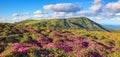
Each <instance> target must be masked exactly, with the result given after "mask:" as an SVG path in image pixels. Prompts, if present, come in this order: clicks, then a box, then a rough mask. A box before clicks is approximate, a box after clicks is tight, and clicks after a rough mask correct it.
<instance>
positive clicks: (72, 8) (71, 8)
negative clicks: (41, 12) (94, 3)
mask: <svg viewBox="0 0 120 57" xmlns="http://www.w3.org/2000/svg"><path fill="white" fill-rule="evenodd" d="M43 8H44V9H45V10H50V11H54V12H77V11H80V10H81V7H80V6H77V5H75V4H72V3H60V4H51V5H45V6H44V7H43Z"/></svg>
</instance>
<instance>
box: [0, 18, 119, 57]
mask: <svg viewBox="0 0 120 57" xmlns="http://www.w3.org/2000/svg"><path fill="white" fill-rule="evenodd" d="M108 31H109V29H106V28H104V27H103V26H101V25H99V24H97V23H95V22H93V21H91V20H89V19H87V18H85V17H81V18H69V19H52V20H51V19H50V20H27V21H22V22H19V23H15V24H9V23H0V57H120V33H114V32H108Z"/></svg>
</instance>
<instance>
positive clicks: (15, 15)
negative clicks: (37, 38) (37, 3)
mask: <svg viewBox="0 0 120 57" xmlns="http://www.w3.org/2000/svg"><path fill="white" fill-rule="evenodd" d="M12 16H13V17H17V16H20V14H18V13H14V14H12Z"/></svg>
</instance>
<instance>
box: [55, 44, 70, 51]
mask: <svg viewBox="0 0 120 57" xmlns="http://www.w3.org/2000/svg"><path fill="white" fill-rule="evenodd" d="M57 47H58V48H60V49H63V50H64V51H65V52H70V51H72V47H69V46H66V45H62V44H58V45H57Z"/></svg>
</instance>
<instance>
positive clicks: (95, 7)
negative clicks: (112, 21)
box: [90, 0, 102, 13]
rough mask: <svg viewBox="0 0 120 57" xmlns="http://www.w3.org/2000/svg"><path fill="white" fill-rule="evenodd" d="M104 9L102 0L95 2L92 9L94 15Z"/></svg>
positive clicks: (95, 0)
mask: <svg viewBox="0 0 120 57" xmlns="http://www.w3.org/2000/svg"><path fill="white" fill-rule="evenodd" d="M101 9H102V0H94V3H93V5H92V6H91V7H90V11H91V12H92V13H96V12H100V11H101Z"/></svg>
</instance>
